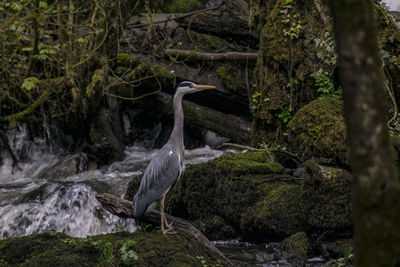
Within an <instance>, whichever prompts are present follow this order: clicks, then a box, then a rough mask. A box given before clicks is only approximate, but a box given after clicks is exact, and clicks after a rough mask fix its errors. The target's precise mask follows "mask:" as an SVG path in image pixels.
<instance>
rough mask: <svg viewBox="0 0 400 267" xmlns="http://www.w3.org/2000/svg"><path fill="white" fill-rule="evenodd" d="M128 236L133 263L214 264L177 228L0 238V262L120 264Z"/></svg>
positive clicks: (188, 235)
mask: <svg viewBox="0 0 400 267" xmlns="http://www.w3.org/2000/svg"><path fill="white" fill-rule="evenodd" d="M130 240H134V241H135V245H134V246H133V247H131V248H130V249H131V250H133V251H135V252H136V253H137V255H138V259H137V260H135V261H134V266H149V267H150V266H160V267H161V266H200V262H199V260H198V258H197V257H203V258H204V259H205V260H206V262H207V263H208V264H210V265H214V264H217V261H216V260H214V259H212V258H210V257H209V256H208V254H207V253H205V252H204V249H203V248H202V247H201V246H200V245H199V244H198V243H197V242H196V241H194V240H193V237H192V236H191V235H190V234H189V233H188V232H186V231H184V230H180V229H179V231H178V234H177V235H173V236H168V237H165V236H164V235H162V234H161V233H160V231H158V230H153V231H151V232H138V233H127V232H124V233H116V234H107V235H100V236H94V237H89V238H83V239H82V238H71V237H68V236H66V235H64V234H52V235H48V234H40V235H33V236H27V237H20V238H10V239H6V240H1V241H0V263H2V264H4V265H2V266H99V265H100V266H121V265H123V264H122V261H121V252H120V248H121V246H122V244H124V243H125V242H127V241H130ZM107 247H108V248H107ZM110 253H111V254H110ZM102 255H103V256H102ZM104 255H105V256H104Z"/></svg>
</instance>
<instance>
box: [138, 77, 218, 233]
mask: <svg viewBox="0 0 400 267" xmlns="http://www.w3.org/2000/svg"><path fill="white" fill-rule="evenodd" d="M212 88H214V86H209V85H196V84H194V83H192V82H182V83H180V84H179V85H178V87H177V90H176V93H175V96H174V104H173V108H174V128H173V130H172V134H171V137H170V138H169V140H168V142H167V143H166V144H165V145H164V146H163V147H162V148H161V149H160V151H159V152H158V153H157V155H156V156H155V157H154V158H153V159H152V160H151V161H150V163H149V165H148V166H147V168H146V170H145V172H144V175H143V178H142V181H141V183H140V186H139V190H138V192H137V193H136V195H135V197H134V198H133V212H134V214H133V216H134V217H135V218H140V217H141V216H142V215H143V214H146V213H148V212H150V211H151V210H152V209H153V208H155V206H156V204H157V202H158V201H159V200H160V199H162V201H161V204H162V205H161V214H162V216H161V217H162V219H161V226H162V227H161V229H162V231H163V218H164V219H165V217H164V214H163V212H164V198H165V195H166V194H167V193H168V192H169V191H170V190H171V189H172V188H173V187H174V185H175V184H176V183H177V182H178V180H179V178H180V177H181V175H182V172H183V170H184V165H183V159H184V145H183V109H182V98H183V96H184V95H185V94H187V93H192V92H196V91H199V90H203V89H212ZM165 223H166V224H167V226H169V225H168V223H167V222H165Z"/></svg>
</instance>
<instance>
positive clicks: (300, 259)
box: [279, 232, 310, 266]
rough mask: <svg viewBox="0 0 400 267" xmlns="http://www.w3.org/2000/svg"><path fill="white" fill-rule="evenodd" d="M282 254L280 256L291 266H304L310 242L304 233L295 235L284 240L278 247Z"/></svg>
mask: <svg viewBox="0 0 400 267" xmlns="http://www.w3.org/2000/svg"><path fill="white" fill-rule="evenodd" d="M279 246H280V247H281V249H282V251H283V252H284V255H282V256H283V257H284V258H286V259H287V261H288V262H290V263H291V264H292V265H293V266H304V264H305V262H306V261H307V258H308V255H307V254H308V251H309V247H310V240H309V239H308V236H307V234H306V233H305V232H299V233H296V234H294V235H292V236H290V237H288V238H285V239H284V240H283V241H282V242H281V244H280V245H279Z"/></svg>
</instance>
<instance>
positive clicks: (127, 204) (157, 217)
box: [96, 194, 233, 266]
mask: <svg viewBox="0 0 400 267" xmlns="http://www.w3.org/2000/svg"><path fill="white" fill-rule="evenodd" d="M96 197H97V199H98V200H99V202H100V203H101V204H102V205H103V207H104V208H105V209H106V210H108V211H110V212H111V213H113V214H115V215H117V216H120V217H131V218H133V204H132V202H131V201H129V200H125V199H120V198H118V197H116V196H113V195H109V194H97V195H96ZM166 218H167V220H168V221H169V222H172V224H173V226H174V227H180V228H182V229H185V230H187V231H188V232H189V233H190V234H191V235H192V236H193V237H194V239H196V241H197V242H198V243H199V244H200V245H201V246H202V247H203V249H204V250H205V251H206V252H207V253H208V254H209V255H210V256H211V257H214V258H216V259H219V260H220V261H221V262H222V263H223V264H224V266H233V264H232V263H231V262H230V261H229V259H227V258H226V257H225V256H224V255H223V254H222V253H221V252H220V251H219V250H218V249H217V248H216V247H214V245H213V244H211V242H210V241H209V240H208V239H207V237H205V236H204V235H203V233H201V232H200V231H199V230H197V229H196V228H195V227H194V226H193V225H192V224H190V223H189V222H188V221H185V220H182V219H179V218H176V217H173V216H171V215H169V214H166ZM141 220H142V221H144V222H147V223H151V224H155V225H159V224H160V221H161V214H160V212H158V211H156V210H152V211H151V212H150V213H149V214H145V215H143V216H142V217H141Z"/></svg>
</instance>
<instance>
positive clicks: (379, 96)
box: [330, 0, 400, 266]
mask: <svg viewBox="0 0 400 267" xmlns="http://www.w3.org/2000/svg"><path fill="white" fill-rule="evenodd" d="M330 6H331V10H332V15H333V19H334V28H335V35H336V43H337V51H338V54H339V66H340V70H339V72H340V73H339V75H340V81H341V83H342V85H343V98H344V115H345V117H346V120H347V121H346V123H347V128H348V133H349V137H350V146H351V167H352V170H353V175H354V179H355V182H354V190H353V192H354V215H353V220H354V233H355V259H356V266H395V265H396V262H397V261H398V258H399V255H400V254H399V252H400V185H399V179H398V176H397V172H396V169H395V166H394V160H393V158H392V153H391V147H390V138H389V134H388V129H387V126H386V122H387V116H386V115H387V113H388V109H387V107H386V99H385V91H384V83H383V76H382V72H381V69H380V66H381V59H380V58H379V55H378V51H379V50H378V49H379V48H378V42H377V32H376V24H375V15H374V10H373V2H372V0H331V1H330Z"/></svg>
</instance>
